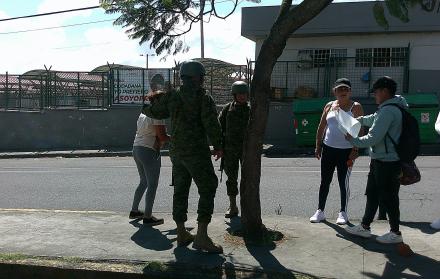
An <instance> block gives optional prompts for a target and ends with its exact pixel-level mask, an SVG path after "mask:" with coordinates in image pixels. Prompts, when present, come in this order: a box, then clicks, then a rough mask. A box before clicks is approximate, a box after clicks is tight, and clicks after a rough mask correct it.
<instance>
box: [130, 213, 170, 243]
mask: <svg viewBox="0 0 440 279" xmlns="http://www.w3.org/2000/svg"><path fill="white" fill-rule="evenodd" d="M130 224H132V225H133V226H135V227H137V228H138V231H137V232H135V233H134V234H133V235H132V236H131V240H133V241H134V243H136V244H137V245H139V246H141V247H143V248H145V249H150V250H154V251H165V250H169V249H171V248H173V244H172V242H171V240H169V239H168V238H167V237H166V236H165V235H163V234H162V232H161V231H160V230H158V229H156V228H154V227H150V226H144V225H142V224H140V223H139V220H135V221H131V222H130Z"/></svg>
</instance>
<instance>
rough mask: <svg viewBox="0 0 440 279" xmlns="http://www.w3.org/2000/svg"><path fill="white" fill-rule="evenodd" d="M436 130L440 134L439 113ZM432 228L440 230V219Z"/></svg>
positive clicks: (433, 223) (432, 224)
mask: <svg viewBox="0 0 440 279" xmlns="http://www.w3.org/2000/svg"><path fill="white" fill-rule="evenodd" d="M435 130H436V131H437V133H439V134H440V112H439V114H438V116H437V121H435ZM431 227H432V228H433V229H436V230H440V218H439V219H437V220H434V221H433V222H432V223H431Z"/></svg>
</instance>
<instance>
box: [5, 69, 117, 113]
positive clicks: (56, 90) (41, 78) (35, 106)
mask: <svg viewBox="0 0 440 279" xmlns="http://www.w3.org/2000/svg"><path fill="white" fill-rule="evenodd" d="M108 97H109V94H108V78H107V74H106V73H93V72H92V73H90V72H55V71H43V72H40V73H32V74H24V75H10V74H8V73H6V74H5V75H0V108H3V109H6V110H21V109H25V110H42V109H57V108H104V107H107V106H108V105H109V99H108Z"/></svg>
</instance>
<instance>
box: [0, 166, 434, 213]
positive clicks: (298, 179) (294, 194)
mask: <svg viewBox="0 0 440 279" xmlns="http://www.w3.org/2000/svg"><path fill="white" fill-rule="evenodd" d="M439 162H440V159H439V157H420V158H419V159H418V161H417V163H418V165H419V167H420V169H421V171H422V182H421V183H419V184H417V185H415V186H406V187H402V188H401V195H400V197H401V211H402V214H401V215H402V220H404V221H431V220H432V219H433V218H434V216H435V217H439V216H440V203H439V202H438V201H439V200H440V187H439V186H440V183H439V181H440V164H439ZM162 165H163V167H162V174H161V179H160V185H159V188H158V191H157V198H156V203H155V207H154V211H157V212H171V203H172V190H173V188H172V187H170V186H168V185H169V183H170V181H171V179H170V174H171V162H170V160H169V158H168V157H163V158H162ZM216 166H218V163H217V162H216ZM217 168H218V167H216V169H217ZM367 171H368V157H361V158H359V159H358V160H357V162H356V164H355V167H354V169H353V173H352V177H351V199H350V204H349V214H350V216H351V217H352V218H353V219H357V218H360V217H361V216H362V213H363V209H364V206H365V197H364V195H363V192H364V188H365V183H366V176H367ZM319 180H320V172H319V161H317V160H316V159H314V158H263V171H262V178H261V203H262V210H263V214H265V215H271V214H275V211H276V210H277V209H279V208H281V214H282V215H288V216H298V217H309V216H310V215H311V214H312V213H313V212H314V211H315V210H316V206H317V199H318V188H319ZM335 182H336V177H335V178H334V181H333V183H332V185H331V189H330V194H329V198H328V202H327V208H326V213H327V216H328V217H330V220H332V219H333V218H335V217H336V215H337V212H338V211H339V203H340V202H339V187H338V185H337V183H335ZM137 183H138V174H137V171H136V167H135V165H134V161H133V159H132V158H129V157H123V158H120V157H113V158H70V159H66V158H40V159H5V160H0V208H38V209H67V210H110V211H116V212H127V211H128V210H129V209H130V206H131V199H132V194H133V192H134V188H135V186H136V184H137ZM197 201H198V196H197V191H196V187H192V189H191V193H190V206H189V211H190V212H195V211H196V208H197ZM226 206H227V196H226V186H225V181H223V183H222V185H220V186H219V190H218V192H217V196H216V202H215V211H216V212H219V213H221V212H224V210H225V209H226Z"/></svg>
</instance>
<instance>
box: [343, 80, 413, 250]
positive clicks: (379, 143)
mask: <svg viewBox="0 0 440 279" xmlns="http://www.w3.org/2000/svg"><path fill="white" fill-rule="evenodd" d="M396 89H397V84H396V82H395V81H394V80H393V79H392V78H390V77H388V76H384V77H381V78H379V79H378V80H377V81H376V82H375V83H374V84H373V89H372V92H374V97H375V99H376V104H378V105H379V107H378V111H377V112H375V113H374V114H370V115H366V116H361V117H358V118H357V120H358V121H360V122H361V124H362V125H363V126H367V127H370V130H369V132H368V134H367V135H365V136H363V137H359V138H352V137H351V136H350V135H347V136H346V138H347V140H349V141H350V142H351V143H352V144H353V146H356V147H359V148H366V147H369V153H370V157H371V163H370V172H369V174H368V181H367V187H366V191H365V194H366V196H367V203H366V207H365V213H364V216H363V218H362V222H361V223H360V224H359V225H357V226H354V227H346V231H347V232H348V233H350V234H353V235H357V236H361V237H364V238H369V237H371V231H370V224H371V223H372V222H373V219H374V216H375V214H376V211H377V209H378V206H379V202H380V203H381V204H383V205H384V206H385V209H386V212H387V214H388V220H389V224H390V227H391V230H390V232H388V233H386V234H384V235H382V236H379V237H377V238H376V240H377V241H378V242H379V243H400V242H403V239H402V234H401V232H400V230H399V223H400V210H399V189H400V181H399V177H400V175H401V166H400V161H401V158H399V154H398V152H397V149H399V148H396V147H397V144H396V143H399V142H400V141H401V133H402V119H403V116H402V115H403V113H404V112H402V111H401V109H403V110H406V109H407V108H408V104H407V103H406V101H405V99H404V98H403V97H402V96H399V95H396ZM399 107H400V108H399Z"/></svg>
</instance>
